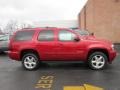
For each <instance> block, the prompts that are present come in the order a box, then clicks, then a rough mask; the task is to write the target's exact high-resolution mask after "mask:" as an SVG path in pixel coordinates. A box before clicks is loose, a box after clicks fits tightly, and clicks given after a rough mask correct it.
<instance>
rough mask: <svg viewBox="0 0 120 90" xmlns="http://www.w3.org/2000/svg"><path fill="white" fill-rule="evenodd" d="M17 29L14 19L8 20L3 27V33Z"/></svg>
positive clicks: (10, 32)
mask: <svg viewBox="0 0 120 90" xmlns="http://www.w3.org/2000/svg"><path fill="white" fill-rule="evenodd" d="M17 29H18V23H17V21H16V20H10V21H9V22H8V23H7V25H6V26H5V28H4V32H5V33H9V34H12V33H13V32H14V31H16V30H17Z"/></svg>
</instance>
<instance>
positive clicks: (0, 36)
mask: <svg viewBox="0 0 120 90" xmlns="http://www.w3.org/2000/svg"><path fill="white" fill-rule="evenodd" d="M8 40H9V35H0V41H8Z"/></svg>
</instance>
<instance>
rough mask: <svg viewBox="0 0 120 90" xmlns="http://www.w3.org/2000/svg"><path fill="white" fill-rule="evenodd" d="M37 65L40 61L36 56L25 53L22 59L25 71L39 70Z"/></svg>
mask: <svg viewBox="0 0 120 90" xmlns="http://www.w3.org/2000/svg"><path fill="white" fill-rule="evenodd" d="M28 58H29V59H28ZM39 64H40V61H39V58H38V57H37V55H36V54H33V53H27V54H25V55H23V57H22V65H23V67H24V68H25V69H26V70H29V71H32V70H36V69H38V68H39ZM30 66H31V68H30Z"/></svg>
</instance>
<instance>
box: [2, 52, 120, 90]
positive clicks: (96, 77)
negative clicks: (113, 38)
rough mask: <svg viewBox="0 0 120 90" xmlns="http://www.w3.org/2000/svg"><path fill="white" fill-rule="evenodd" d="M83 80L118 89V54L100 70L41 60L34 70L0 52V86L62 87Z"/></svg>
mask: <svg viewBox="0 0 120 90" xmlns="http://www.w3.org/2000/svg"><path fill="white" fill-rule="evenodd" d="M41 79H48V80H47V81H45V80H42V81H40V80H41ZM83 84H89V85H93V86H97V87H101V88H103V89H104V90H120V55H119V54H118V55H117V57H116V60H115V61H114V62H113V64H111V65H108V66H107V68H106V69H104V70H100V71H95V70H90V69H89V68H88V67H87V66H86V65H85V64H83V63H43V64H41V67H40V69H38V70H36V71H26V70H24V69H23V68H22V67H21V62H17V61H12V60H10V59H9V57H8V56H7V54H1V55H0V90H64V89H63V88H64V87H65V86H82V85H83ZM39 85H43V86H39ZM44 85H46V86H44ZM90 90H91V89H90Z"/></svg>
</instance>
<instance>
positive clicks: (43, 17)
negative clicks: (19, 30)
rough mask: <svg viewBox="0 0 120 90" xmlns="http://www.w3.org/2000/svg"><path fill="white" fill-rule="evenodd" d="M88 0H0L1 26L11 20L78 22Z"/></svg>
mask: <svg viewBox="0 0 120 90" xmlns="http://www.w3.org/2000/svg"><path fill="white" fill-rule="evenodd" d="M86 2H87V0H0V25H5V23H7V22H8V21H9V20H11V19H12V20H19V21H26V22H34V21H47V20H49V21H51V20H76V19H77V15H78V13H79V12H80V11H81V9H82V8H83V6H84V5H85V3H86Z"/></svg>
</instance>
